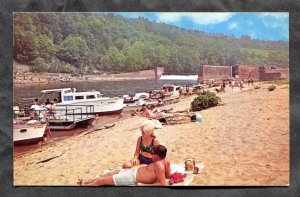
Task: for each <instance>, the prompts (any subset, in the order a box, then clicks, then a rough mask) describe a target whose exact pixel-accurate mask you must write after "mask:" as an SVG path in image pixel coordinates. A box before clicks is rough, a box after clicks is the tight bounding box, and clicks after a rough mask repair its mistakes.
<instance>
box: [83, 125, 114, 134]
mask: <svg viewBox="0 0 300 197" xmlns="http://www.w3.org/2000/svg"><path fill="white" fill-rule="evenodd" d="M113 126H115V123H112V124H106V125H104V126H103V127H100V128H97V129H93V130H91V131H89V132H87V133H85V134H84V135H88V134H90V133H92V132H94V131H100V130H103V129H108V128H111V127H113Z"/></svg>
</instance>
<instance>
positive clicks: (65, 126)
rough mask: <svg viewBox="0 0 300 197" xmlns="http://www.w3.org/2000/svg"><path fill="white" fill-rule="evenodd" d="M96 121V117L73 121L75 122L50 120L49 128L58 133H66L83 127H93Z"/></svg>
mask: <svg viewBox="0 0 300 197" xmlns="http://www.w3.org/2000/svg"><path fill="white" fill-rule="evenodd" d="M94 120H95V116H92V117H86V118H80V119H73V120H64V119H52V120H51V119H50V120H49V128H50V129H51V130H56V131H65V130H71V129H74V128H75V127H81V126H86V125H91V124H92V123H93V121H94Z"/></svg>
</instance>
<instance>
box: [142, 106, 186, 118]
mask: <svg viewBox="0 0 300 197" xmlns="http://www.w3.org/2000/svg"><path fill="white" fill-rule="evenodd" d="M139 115H141V116H145V117H147V118H150V119H156V120H159V119H160V118H164V117H171V116H185V117H190V116H191V115H190V111H189V110H188V109H187V110H183V111H175V110H172V111H165V112H163V111H160V110H159V109H158V108H154V109H153V110H150V109H148V107H147V106H146V105H142V111H141V112H140V113H139Z"/></svg>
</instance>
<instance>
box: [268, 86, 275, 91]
mask: <svg viewBox="0 0 300 197" xmlns="http://www.w3.org/2000/svg"><path fill="white" fill-rule="evenodd" d="M275 88H276V86H275V85H271V86H270V87H268V90H269V91H273V90H275Z"/></svg>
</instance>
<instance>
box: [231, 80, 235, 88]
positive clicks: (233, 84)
mask: <svg viewBox="0 0 300 197" xmlns="http://www.w3.org/2000/svg"><path fill="white" fill-rule="evenodd" d="M234 86H235V81H232V82H231V87H232V90H233V88H234Z"/></svg>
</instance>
